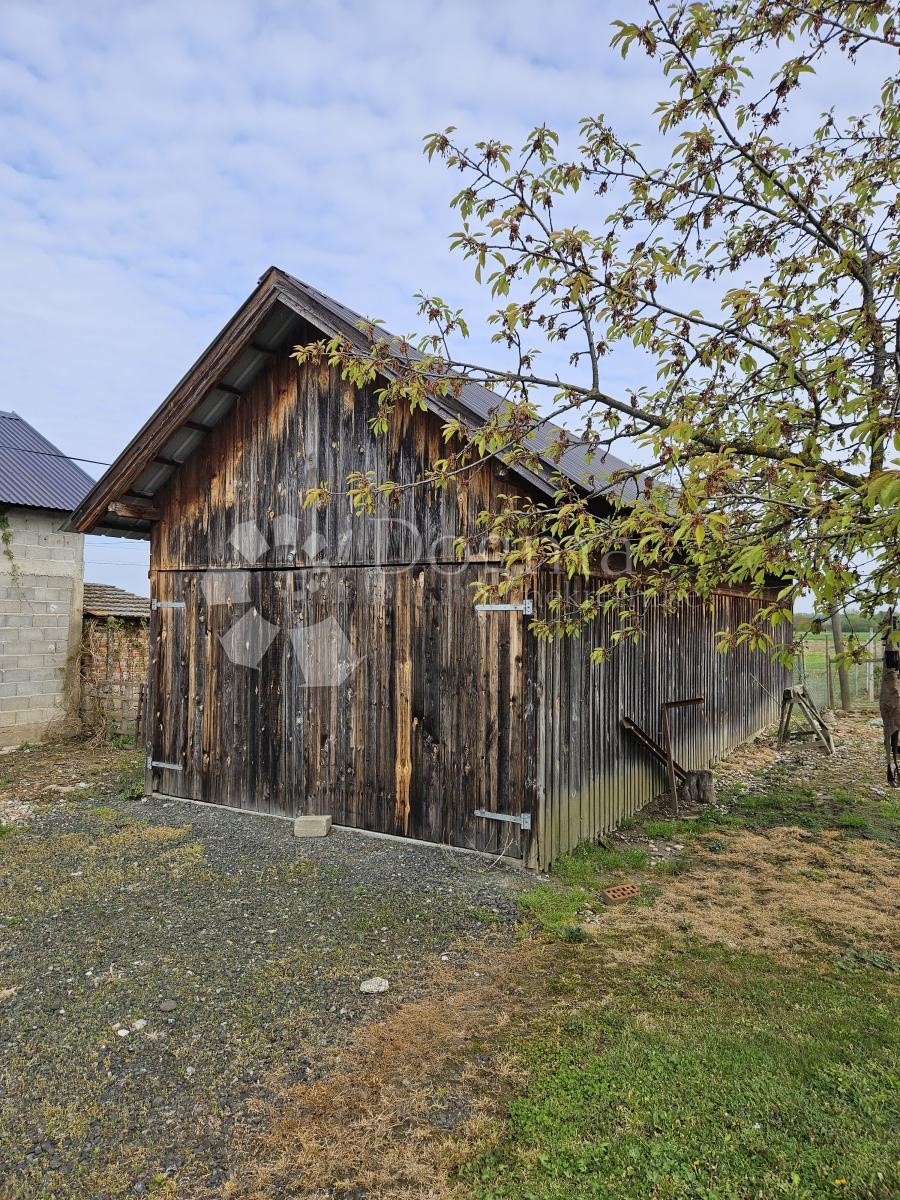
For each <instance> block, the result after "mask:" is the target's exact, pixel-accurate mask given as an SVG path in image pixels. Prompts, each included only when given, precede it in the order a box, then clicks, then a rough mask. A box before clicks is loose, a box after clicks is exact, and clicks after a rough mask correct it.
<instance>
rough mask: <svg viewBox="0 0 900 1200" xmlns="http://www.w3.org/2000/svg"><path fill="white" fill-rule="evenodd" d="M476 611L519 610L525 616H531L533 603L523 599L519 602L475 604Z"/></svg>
mask: <svg viewBox="0 0 900 1200" xmlns="http://www.w3.org/2000/svg"><path fill="white" fill-rule="evenodd" d="M475 611H476V612H520V613H524V614H525V616H526V617H530V616H532V614H533V613H534V605H533V604H532V603H531V601H530V600H523V601H522V603H521V604H476V605H475Z"/></svg>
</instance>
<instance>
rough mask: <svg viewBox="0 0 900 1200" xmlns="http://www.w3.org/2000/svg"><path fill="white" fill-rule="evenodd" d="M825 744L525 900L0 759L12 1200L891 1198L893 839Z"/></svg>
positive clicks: (526, 879) (96, 772)
mask: <svg viewBox="0 0 900 1200" xmlns="http://www.w3.org/2000/svg"><path fill="white" fill-rule="evenodd" d="M835 734H836V740H837V750H838V752H837V754H836V755H835V756H834V757H833V758H826V757H824V756H823V755H822V754H821V753H820V752H819V751H818V749H817V748H816V746H815V745H814V744H813V743H811V742H809V741H803V740H792V741H791V742H789V744H788V745H787V746H786V747H785V748H784V749H783V750H781V751H779V750H777V749H776V748H775V746H774V745H773V742H772V739H771V738H767V739H762V740H760V741H757V742H755V743H753V744H751V745H748V746H747V747H745V748H743V749H742V750H741V751H739V752H738V753H737V754H736V755H734V756H732V757H731V758H730V759H729V760H728V761H727V762H725V763H723V764H722V765H721V767H720V769H719V770H718V772H717V787H718V799H717V802H716V804H715V805H713V806H710V807H709V808H706V809H703V810H702V811H695V812H692V811H689V812H682V813H681V814H680V815H679V816H678V817H677V818H674V817H671V816H669V815H667V814H665V813H661V812H654V811H652V810H649V811H647V812H645V813H644V814H641V815H639V816H638V817H637V818H635V819H634V820H633V821H631V822H629V823H628V825H627V827H626V828H624V829H622V830H621V831H619V832H618V833H617V834H616V835H614V836H613V837H611V838H610V839H608V841H607V844H605V845H600V846H586V847H582V848H581V849H580V850H578V851H577V852H575V853H573V854H571V855H568V856H566V857H565V858H564V859H562V860H561V861H560V862H559V864H558V865H557V867H556V869H555V870H554V871H553V872H552V873H551V874H550V875H548V876H544V877H538V878H535V877H534V876H530V875H528V874H526V873H524V872H521V871H519V872H512V871H509V870H506V869H503V868H498V869H490V867H486V866H485V865H484V864H483V863H479V862H478V861H477V860H471V859H466V858H463V859H460V858H456V857H455V856H453V855H452V854H446V853H444V852H442V851H440V850H427V849H425V848H421V847H416V846H410V847H408V848H407V847H404V846H399V847H398V846H396V845H392V844H389V843H383V842H374V843H373V842H369V841H367V840H366V839H364V838H355V837H354V836H353V835H351V834H344V835H340V836H335V835H334V834H333V835H332V836H331V837H330V838H328V839H325V840H323V841H322V842H319V843H315V844H313V843H298V842H296V841H295V839H293V838H292V836H291V835H290V832H289V827H287V828H285V827H282V826H281V825H280V824H279V823H277V822H272V821H268V820H266V819H265V818H252V817H250V818H248V817H245V816H238V815H237V814H229V813H221V812H219V811H213V810H209V811H207V810H203V809H197V808H195V807H193V806H190V807H185V806H181V805H178V804H168V805H166V804H160V803H156V802H154V803H145V802H142V801H141V800H139V799H137V798H136V794H137V792H138V791H139V788H138V787H136V784H135V781H136V779H137V778H138V772H139V757H138V756H137V755H136V754H134V753H129V752H127V751H126V752H121V751H108V752H107V751H100V750H97V748H95V747H90V746H79V745H77V744H71V743H70V744H66V745H62V746H56V747H53V746H50V747H39V748H33V749H30V750H28V751H25V752H18V753H16V754H13V755H9V756H5V757H3V758H0V813H2V812H4V811H5V812H6V813H7V814H8V815H9V816H11V817H13V818H15V819H16V821H17V822H18V824H16V825H15V826H11V825H7V826H4V827H3V830H4V831H3V832H2V834H0V897H2V903H0V1092H2V1103H0V1160H2V1161H3V1163H4V1168H5V1169H4V1172H3V1174H2V1175H0V1197H2V1200H76V1198H77V1200H83V1198H84V1197H86V1196H91V1197H104V1198H108V1200H125V1198H126V1197H129V1198H130V1197H134V1196H147V1197H155V1198H156V1200H160V1198H162V1200H280V1198H287V1197H292V1198H294V1200H300V1198H306V1200H350V1198H353V1200H364V1198H366V1197H379V1200H606V1198H607V1197H608V1198H610V1200H758V1198H759V1197H760V1196H764V1197H766V1200H821V1198H822V1197H848V1198H851V1200H889V1198H893V1197H894V1196H896V1195H898V1194H900V1171H898V1162H897V1139H896V1130H897V1127H898V1120H900V1113H898V1104H897V1097H898V1061H900V1022H898V997H900V988H898V981H900V972H898V967H900V958H898V954H900V944H898V941H900V934H898V930H900V913H898V902H897V889H896V877H897V868H898V865H900V803H898V793H895V792H890V791H888V790H887V789H885V787H884V785H883V781H882V764H881V743H880V735H879V730H878V728H877V727H876V725H875V724H874V723H873V720H872V718H871V717H869V716H863V715H855V716H853V717H850V718H844V717H841V716H837V717H836V718H835ZM623 881H630V882H636V883H638V884H639V886H640V895H639V896H638V897H637V899H636V900H634V901H632V902H630V903H628V904H626V905H622V906H619V907H615V908H607V907H605V906H604V905H603V903H602V902H601V898H600V894H599V893H600V891H601V889H602V888H604V887H606V886H607V885H609V884H612V883H616V882H623ZM370 973H371V974H375V973H378V974H383V975H384V976H385V977H386V978H389V979H390V982H391V988H390V991H389V992H388V993H387V994H385V995H384V996H380V997H379V996H375V997H366V996H362V995H360V994H359V990H358V984H359V980H360V978H361V977H363V976H364V975H367V974H370ZM166 1001H168V1002H169V1003H165V1002H166ZM120 1031H123V1032H120Z"/></svg>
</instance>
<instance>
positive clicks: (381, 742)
mask: <svg viewBox="0 0 900 1200" xmlns="http://www.w3.org/2000/svg"><path fill="white" fill-rule="evenodd" d="M476 569H477V570H482V568H480V567H479V568H472V567H470V568H466V569H464V570H463V571H461V572H460V574H459V576H458V577H457V578H456V579H455V580H454V582H453V584H452V586H448V580H447V577H446V576H445V575H443V574H441V573H439V572H437V571H436V570H435V569H434V568H428V567H424V568H423V567H418V568H412V569H408V568H389V569H387V570H380V569H378V570H375V569H370V568H332V569H328V570H293V571H283V570H272V571H255V572H252V575H251V579H250V593H249V602H247V603H240V604H237V605H229V604H209V603H208V602H207V599H206V596H205V595H204V588H203V586H202V585H203V577H202V574H201V573H199V572H187V571H177V572H164V573H161V574H160V575H159V576H158V580H157V592H158V598H159V599H160V600H163V601H167V602H170V603H171V602H175V603H183V604H184V608H183V609H181V608H169V607H161V608H158V609H157V610H156V611H155V612H154V614H153V630H152V671H151V676H152V679H153V695H154V706H153V709H152V720H153V731H152V747H151V753H152V757H153V759H154V761H156V762H163V763H170V764H173V766H180V767H181V770H180V771H176V770H169V769H166V768H156V769H154V770H153V771H152V772H151V788H152V790H154V791H159V792H163V793H165V794H168V795H174V796H182V797H185V798H186V799H191V800H203V801H211V802H214V803H218V804H226V805H231V806H234V807H241V808H247V809H251V810H253V811H256V812H263V813H270V814H274V815H278V816H294V815H296V814H298V813H331V815H332V817H333V819H334V820H335V822H336V823H338V824H344V825H352V826H356V827H358V828H361V829H373V830H378V831H380V832H383V833H391V834H400V835H407V836H410V837H415V838H420V839H424V840H427V841H437V842H447V843H451V844H453V845H457V846H467V847H471V848H473V849H479V850H490V851H492V852H496V853H500V852H502V853H506V854H510V855H513V856H519V855H520V854H521V852H522V847H521V845H520V838H519V829H518V826H515V825H506V824H504V825H501V824H500V823H498V822H493V821H489V820H485V819H483V818H476V817H475V816H474V811H475V809H476V808H484V809H489V810H493V811H501V812H520V811H521V805H522V798H523V796H524V794H525V782H524V769H525V748H524V730H525V713H524V702H525V698H524V694H523V687H522V682H523V679H524V675H523V663H522V654H523V646H524V636H525V630H524V625H523V623H522V618H521V616H519V615H518V614H510V613H491V614H481V613H476V612H475V610H474V608H473V606H472V603H471V599H470V596H469V594H468V590H469V589H468V584H469V583H470V582H471V581H472V579H473V578H474V573H475V571H476ZM263 615H264V617H265V620H266V621H267V622H269V623H270V624H271V626H273V627H274V629H275V633H274V635H272V640H271V644H269V645H268V649H267V650H266V652H265V654H264V655H263V656H262V658H261V660H260V662H259V665H258V667H257V668H252V667H248V666H244V665H240V664H238V663H236V662H235V661H234V660H233V658H232V657H229V655H228V654H227V653H226V652H225V643H223V641H222V638H223V636H224V637H226V638H227V637H228V635H229V631H230V630H232V629H233V628H234V627H235V622H236V621H237V620H238V619H239V617H240V616H243V617H245V618H247V617H249V618H250V619H251V620H254V619H255V618H256V617H257V616H259V617H262V616H263ZM298 631H299V638H297V637H296V636H294V637H292V634H293V635H296V634H297V633H298ZM269 633H270V634H271V630H270V631H269ZM248 637H250V634H248ZM344 637H346V639H347V641H346V643H344V640H343V639H344ZM251 640H252V639H251ZM266 640H268V638H266Z"/></svg>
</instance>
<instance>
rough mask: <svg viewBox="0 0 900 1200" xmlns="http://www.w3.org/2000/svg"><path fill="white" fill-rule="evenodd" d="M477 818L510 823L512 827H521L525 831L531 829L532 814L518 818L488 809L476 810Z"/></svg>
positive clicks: (523, 814) (511, 814)
mask: <svg viewBox="0 0 900 1200" xmlns="http://www.w3.org/2000/svg"><path fill="white" fill-rule="evenodd" d="M475 816H476V817H484V818H485V819H486V820H488V821H508V822H509V823H510V824H511V825H520V826H521V827H522V828H523V829H530V828H531V813H521V814H520V815H518V816H516V815H514V814H513V813H499V812H490V811H489V810H488V809H486V808H476V809H475Z"/></svg>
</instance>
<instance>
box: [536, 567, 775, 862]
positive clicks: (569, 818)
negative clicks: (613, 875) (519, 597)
mask: <svg viewBox="0 0 900 1200" xmlns="http://www.w3.org/2000/svg"><path fill="white" fill-rule="evenodd" d="M584 586H585V585H584V584H583V583H582V582H580V581H575V582H574V583H568V582H563V583H561V582H560V580H559V579H558V578H554V577H552V576H544V577H543V578H541V579H540V580H539V581H538V584H537V588H536V596H535V605H536V608H537V609H538V611H540V609H541V608H542V607H543V606H545V605H546V604H547V602H548V600H549V597H550V595H551V594H554V593H559V592H562V593H563V594H564V595H567V596H568V597H569V598H571V599H574V600H577V599H578V598H579V597H580V596H581V595H582V594H583V591H584ZM760 603H761V602H760V601H758V600H753V599H751V598H750V597H748V596H746V595H743V594H741V593H739V592H734V593H729V594H725V593H722V594H718V595H716V596H714V597H713V599H712V601H711V602H710V603H709V604H702V603H701V602H700V601H699V600H697V601H696V602H694V603H690V604H682V605H681V606H679V608H678V609H677V610H676V611H674V612H664V611H663V610H662V609H661V608H660V607H659V606H658V605H657V606H652V607H650V608H649V609H648V611H647V612H646V613H645V615H644V618H643V627H644V633H643V635H642V637H641V639H640V640H639V641H638V642H636V643H623V644H621V645H620V646H619V647H618V648H617V649H616V650H615V652H614V653H613V655H612V656H611V658H610V659H609V660H608V661H606V662H604V663H602V664H592V663H591V661H590V656H591V652H592V651H593V650H594V649H595V648H596V647H597V646H600V645H602V644H608V638H609V634H610V627H609V623H608V622H607V621H603V620H601V621H598V622H596V623H595V624H594V625H593V626H591V627H590V628H589V629H587V630H586V632H585V634H584V635H583V636H582V637H581V638H567V639H562V640H558V641H554V642H541V643H539V644H538V645H536V646H533V647H531V646H530V647H529V654H528V656H527V659H526V662H527V664H528V669H529V671H532V672H533V673H534V680H533V687H534V690H535V694H536V700H535V704H534V707H533V712H532V717H531V720H532V723H533V724H532V727H531V728H530V729H529V733H528V737H529V741H532V740H533V742H534V744H535V752H534V755H533V761H534V781H533V785H532V786H533V792H534V808H535V814H536V820H535V827H534V830H533V834H532V841H531V846H530V851H529V860H530V862H531V863H532V865H534V866H541V867H544V866H547V865H548V864H550V863H551V862H553V861H554V859H556V858H558V857H559V855H560V854H563V853H565V852H566V851H567V850H570V849H572V848H573V847H574V846H576V845H578V843H579V842H582V841H585V840H586V839H591V838H595V837H596V836H597V835H598V834H600V833H603V832H606V831H608V830H610V829H613V828H615V826H616V825H617V824H619V823H620V822H621V821H622V819H623V818H625V817H627V816H629V815H630V814H632V813H633V812H635V811H636V810H637V809H638V808H640V807H641V806H642V805H644V804H646V803H647V801H649V800H650V799H652V798H653V796H654V795H656V794H658V793H659V792H661V791H666V790H667V789H668V782H667V780H666V775H665V771H664V769H663V768H662V767H661V766H660V765H659V764H658V763H657V762H656V760H655V759H653V758H652V757H651V756H650V755H649V754H648V753H647V752H646V751H645V750H644V748H643V747H642V746H640V745H639V744H638V743H637V741H636V740H635V739H634V738H633V736H632V735H631V734H629V733H627V732H626V731H625V730H624V729H623V728H622V723H621V722H622V717H626V716H627V717H631V718H632V719H633V720H635V721H637V723H638V724H639V725H641V726H642V727H643V728H644V729H646V730H647V732H648V733H650V734H651V735H652V736H653V737H655V738H656V740H657V741H659V742H662V730H661V728H660V705H661V704H662V703H663V702H664V701H669V700H678V699H683V698H687V697H690V696H703V697H704V698H705V704H704V706H703V707H702V708H686V709H682V710H675V711H673V712H672V713H671V720H670V725H671V729H672V740H673V743H674V747H675V757H676V759H678V760H679V761H680V762H681V763H682V765H683V766H685V767H686V768H688V769H700V768H705V767H708V766H710V764H711V762H712V761H713V760H715V759H716V758H719V757H721V756H722V755H724V754H726V753H727V752H728V751H729V750H731V749H733V748H734V747H735V746H737V745H738V744H739V743H740V742H742V741H744V740H745V739H746V738H748V737H750V736H751V735H752V734H754V733H756V732H757V731H758V730H759V729H761V728H762V727H763V726H765V725H766V724H769V723H771V722H773V721H775V720H776V719H777V717H778V712H779V709H780V705H781V694H782V690H783V688H784V687H785V686H787V676H786V672H785V671H784V670H783V668H781V667H779V666H777V665H776V664H775V663H774V662H773V661H772V659H771V658H770V657H769V656H768V655H766V654H765V653H763V652H761V651H753V650H750V649H748V648H746V647H740V648H738V649H737V650H733V651H729V653H727V654H721V653H719V652H717V651H716V648H715V644H716V636H715V635H716V632H717V631H719V630H726V629H734V628H736V627H737V626H738V625H739V624H741V623H742V622H744V621H747V620H749V619H750V617H751V615H752V613H753V611H754V609H755V608H756V607H757V606H758V605H759V604H760ZM784 635H785V636H787V627H784Z"/></svg>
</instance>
